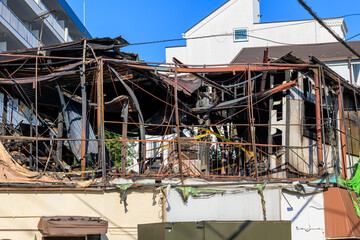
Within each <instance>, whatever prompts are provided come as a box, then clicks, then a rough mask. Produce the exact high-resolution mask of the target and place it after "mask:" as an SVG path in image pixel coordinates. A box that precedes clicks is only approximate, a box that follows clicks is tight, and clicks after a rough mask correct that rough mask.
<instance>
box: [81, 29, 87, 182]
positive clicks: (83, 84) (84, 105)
mask: <svg viewBox="0 0 360 240" xmlns="http://www.w3.org/2000/svg"><path fill="white" fill-rule="evenodd" d="M86 38H87V31H86V32H85V39H84V47H83V62H82V68H81V70H80V81H81V115H82V116H81V138H82V139H86V138H87V137H86V132H87V127H86V113H87V103H86V101H87V100H86V99H87V98H86V77H85V61H86V60H85V58H86V41H87V39H86ZM86 144H87V142H86V141H81V171H85V168H86ZM81 177H84V174H83V173H82V174H81Z"/></svg>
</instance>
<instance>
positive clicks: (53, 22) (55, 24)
mask: <svg viewBox="0 0 360 240" xmlns="http://www.w3.org/2000/svg"><path fill="white" fill-rule="evenodd" d="M26 1H27V2H28V4H29V6H33V4H31V3H30V2H33V3H35V5H36V6H37V7H38V11H36V9H34V10H35V12H36V13H37V14H42V13H45V12H49V9H48V8H47V7H46V6H45V5H44V4H43V2H42V1H35V0H26ZM45 23H48V25H49V27H50V28H52V29H53V30H54V32H55V33H56V34H57V35H58V36H59V37H60V38H61V39H62V40H63V41H64V42H71V41H73V40H72V38H71V37H70V36H69V35H68V36H67V38H68V39H65V37H66V36H65V29H64V28H63V27H62V26H61V24H60V23H59V21H58V20H57V19H56V18H55V17H54V15H52V14H49V16H48V17H47V18H46V19H45Z"/></svg>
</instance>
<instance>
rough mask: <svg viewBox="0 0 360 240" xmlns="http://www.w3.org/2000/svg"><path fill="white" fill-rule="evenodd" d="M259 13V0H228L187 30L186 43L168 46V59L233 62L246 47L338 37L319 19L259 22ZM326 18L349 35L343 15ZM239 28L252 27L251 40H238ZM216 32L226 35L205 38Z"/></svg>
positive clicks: (301, 42) (326, 39)
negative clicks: (236, 38)
mask: <svg viewBox="0 0 360 240" xmlns="http://www.w3.org/2000/svg"><path fill="white" fill-rule="evenodd" d="M239 13H241V14H239ZM258 15H260V7H259V1H258V0H230V1H228V2H227V3H226V4H224V5H223V6H222V7H220V8H219V9H217V10H216V11H214V12H213V13H212V14H210V15H209V16H208V17H206V18H205V19H203V20H202V21H200V22H199V23H198V24H197V25H195V26H194V27H193V28H191V29H189V30H188V31H187V32H186V33H184V34H183V36H184V38H185V39H186V41H187V45H186V47H179V48H176V47H171V48H167V49H166V60H167V62H172V57H174V56H175V57H177V58H179V59H180V60H181V61H183V62H185V63H187V64H201V65H202V64H223V63H229V62H231V60H233V58H234V57H235V56H236V55H237V54H238V53H239V52H240V50H241V49H242V48H244V47H258V46H278V45H286V44H311V43H325V42H334V41H335V39H334V38H333V37H332V36H331V35H330V34H329V33H328V32H327V31H326V30H325V29H324V28H323V27H321V26H320V25H319V24H318V23H317V22H316V21H315V20H304V21H289V22H273V23H258V22H259V16H258ZM325 22H326V24H327V25H328V26H330V27H331V28H332V29H333V30H334V31H335V32H336V33H337V34H338V35H339V36H340V37H342V38H344V37H345V35H346V33H347V28H346V25H345V21H344V19H343V18H334V19H327V20H325ZM235 28H248V35H249V39H248V41H241V42H235V41H234V37H233V32H234V29H235ZM213 35H225V36H216V37H205V38H204V36H213ZM194 38H195V39H194ZM270 40H271V41H270Z"/></svg>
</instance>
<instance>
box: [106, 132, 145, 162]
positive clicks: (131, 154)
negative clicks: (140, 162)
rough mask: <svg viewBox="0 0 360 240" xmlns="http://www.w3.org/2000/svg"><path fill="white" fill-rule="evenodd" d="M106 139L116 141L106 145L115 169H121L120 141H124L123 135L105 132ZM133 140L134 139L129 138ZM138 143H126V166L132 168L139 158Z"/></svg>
mask: <svg viewBox="0 0 360 240" xmlns="http://www.w3.org/2000/svg"><path fill="white" fill-rule="evenodd" d="M105 138H106V139H114V141H111V140H110V141H106V142H105V145H106V148H107V150H108V154H109V158H110V161H112V162H113V164H114V166H115V167H121V161H122V159H121V157H122V156H121V145H122V142H121V141H119V140H121V139H122V136H121V134H118V133H114V132H111V131H108V130H105ZM127 139H132V138H127ZM136 146H137V144H136V142H126V164H125V166H127V167H128V166H131V165H132V164H133V162H134V159H136V158H137V156H138V151H137V148H136Z"/></svg>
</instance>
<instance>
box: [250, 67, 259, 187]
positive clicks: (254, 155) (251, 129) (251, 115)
mask: <svg viewBox="0 0 360 240" xmlns="http://www.w3.org/2000/svg"><path fill="white" fill-rule="evenodd" d="M251 85H252V84H251V70H250V65H249V68H248V98H249V99H248V116H249V127H250V133H251V145H252V150H253V157H254V164H255V173H256V179H257V180H258V179H259V173H258V166H257V154H256V143H255V127H254V109H253V101H252V100H253V98H252V86H251Z"/></svg>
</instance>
